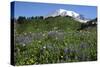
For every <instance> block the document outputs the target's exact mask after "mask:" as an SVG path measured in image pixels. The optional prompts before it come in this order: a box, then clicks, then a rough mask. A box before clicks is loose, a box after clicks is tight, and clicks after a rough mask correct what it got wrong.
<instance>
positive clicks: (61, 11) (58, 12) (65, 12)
mask: <svg viewBox="0 0 100 67" xmlns="http://www.w3.org/2000/svg"><path fill="white" fill-rule="evenodd" d="M56 16H71V17H73V18H74V19H75V20H77V21H79V22H83V23H86V22H87V21H86V20H84V19H83V18H84V17H83V15H81V14H79V13H77V12H74V11H70V10H65V9H62V8H60V9H58V10H55V11H54V12H51V13H49V15H47V16H45V17H44V18H47V17H56Z"/></svg>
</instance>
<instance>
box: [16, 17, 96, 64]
mask: <svg viewBox="0 0 100 67" xmlns="http://www.w3.org/2000/svg"><path fill="white" fill-rule="evenodd" d="M80 25H81V24H80V23H79V22H77V21H75V20H73V19H72V18H70V17H56V18H48V19H45V20H42V19H41V20H30V22H28V23H23V24H17V25H16V28H15V29H16V32H17V34H19V35H20V34H23V33H25V32H27V33H28V32H32V33H35V32H38V33H39V32H43V33H44V34H46V33H47V32H49V31H54V30H56V31H58V30H61V31H64V32H65V33H66V34H65V35H64V39H62V40H58V39H55V38H48V37H47V38H44V39H41V40H36V41H34V40H33V41H32V42H31V43H29V44H28V45H26V46H22V45H15V46H16V47H15V54H16V55H15V59H16V60H15V63H16V65H23V64H44V63H61V62H74V61H90V60H96V59H97V57H96V56H97V42H96V41H97V38H96V36H97V33H96V27H94V28H91V29H89V30H87V31H84V30H82V31H77V29H78V28H80ZM16 44H18V43H16Z"/></svg>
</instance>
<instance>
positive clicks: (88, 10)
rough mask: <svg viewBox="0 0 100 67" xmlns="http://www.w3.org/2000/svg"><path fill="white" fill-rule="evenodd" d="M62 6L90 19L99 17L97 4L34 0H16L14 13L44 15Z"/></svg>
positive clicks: (19, 14)
mask: <svg viewBox="0 0 100 67" xmlns="http://www.w3.org/2000/svg"><path fill="white" fill-rule="evenodd" d="M60 8H61V9H66V10H71V11H75V12H77V13H79V14H82V15H84V16H85V17H86V18H90V19H93V18H95V17H97V7H96V6H80V5H68V4H50V3H34V2H15V6H14V9H15V14H14V15H15V17H18V16H26V17H31V16H44V15H47V14H48V13H51V12H52V11H55V10H57V9H60Z"/></svg>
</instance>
